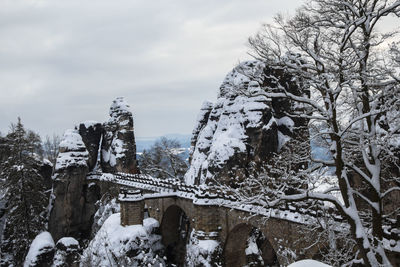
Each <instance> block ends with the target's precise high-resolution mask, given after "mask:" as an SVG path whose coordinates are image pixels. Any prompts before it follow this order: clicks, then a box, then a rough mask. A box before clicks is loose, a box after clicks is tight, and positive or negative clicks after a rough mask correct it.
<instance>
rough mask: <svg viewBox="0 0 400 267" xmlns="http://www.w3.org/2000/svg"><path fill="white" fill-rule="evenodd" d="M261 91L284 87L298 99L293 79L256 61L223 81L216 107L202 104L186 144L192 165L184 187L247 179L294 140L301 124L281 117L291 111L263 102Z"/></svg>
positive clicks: (275, 101) (268, 100) (272, 101)
mask: <svg viewBox="0 0 400 267" xmlns="http://www.w3.org/2000/svg"><path fill="white" fill-rule="evenodd" d="M266 73H267V74H268V75H270V77H269V78H268V79H266V78H265V75H266ZM271 77H272V78H271ZM260 85H268V86H269V87H268V90H270V91H274V90H280V87H279V86H283V88H286V89H287V90H289V91H296V93H297V94H298V93H299V92H298V91H299V90H298V84H297V81H296V79H293V78H291V77H290V76H288V75H287V74H286V73H285V72H284V71H283V70H280V69H273V68H269V67H268V66H265V64H264V63H262V62H260V61H248V62H244V63H241V64H240V65H238V66H237V67H236V68H234V69H233V70H232V71H231V72H230V73H229V74H228V75H227V76H226V78H225V79H224V81H223V83H222V85H221V87H220V92H219V95H218V99H217V101H216V103H215V104H214V105H212V104H211V103H210V102H205V103H204V104H203V106H202V108H201V110H200V113H199V115H198V119H197V122H196V124H195V128H194V130H193V135H192V141H191V154H190V163H191V165H190V168H189V170H188V171H187V173H186V174H185V182H186V183H187V184H204V183H210V182H211V181H212V179H214V178H215V179H217V180H218V182H224V183H235V181H230V178H229V177H243V176H246V175H247V174H246V173H247V172H248V170H247V167H248V166H249V164H251V163H254V162H256V163H260V162H262V161H265V160H267V159H268V158H269V157H270V156H271V154H272V153H274V152H279V151H280V149H281V148H282V147H283V146H284V144H285V143H286V142H287V141H288V140H290V138H291V137H293V135H294V129H295V126H299V125H300V124H302V123H303V122H302V121H301V120H297V122H296V123H295V122H294V121H293V120H292V119H291V118H290V117H288V116H287V115H285V112H287V111H289V110H292V109H293V108H294V107H293V106H292V105H291V104H290V102H284V101H281V100H280V99H278V98H269V97H267V96H265V95H264V94H263V92H264V89H261V87H260ZM303 124H304V123H303Z"/></svg>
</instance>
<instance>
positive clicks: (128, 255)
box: [81, 213, 165, 266]
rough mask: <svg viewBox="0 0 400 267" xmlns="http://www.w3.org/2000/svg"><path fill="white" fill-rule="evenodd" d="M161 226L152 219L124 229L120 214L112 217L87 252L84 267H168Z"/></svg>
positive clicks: (82, 263)
mask: <svg viewBox="0 0 400 267" xmlns="http://www.w3.org/2000/svg"><path fill="white" fill-rule="evenodd" d="M158 226H159V223H158V221H156V220H155V219H153V218H147V219H145V220H144V221H143V225H130V226H121V223H120V213H115V214H112V215H111V216H110V217H109V218H108V219H107V220H106V221H105V222H104V224H103V226H102V227H101V228H100V230H99V231H98V232H97V234H96V236H95V237H94V238H93V239H92V241H91V242H90V243H89V245H88V247H87V248H86V249H85V250H84V252H83V255H82V257H81V266H147V265H149V266H165V263H164V260H163V259H162V258H161V257H160V256H159V255H160V254H161V253H162V248H163V247H162V245H161V242H160V241H161V236H159V235H156V234H155V229H156V228H158Z"/></svg>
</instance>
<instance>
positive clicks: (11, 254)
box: [0, 119, 48, 266]
mask: <svg viewBox="0 0 400 267" xmlns="http://www.w3.org/2000/svg"><path fill="white" fill-rule="evenodd" d="M5 139H6V141H5V142H4V143H5V144H4V145H5V146H7V151H8V152H9V153H8V157H7V158H6V159H5V160H4V161H2V162H1V163H0V173H1V175H0V176H1V177H3V178H4V183H3V184H2V186H3V189H4V190H5V192H6V193H5V200H6V215H5V216H6V221H5V228H4V231H3V236H2V239H1V241H2V242H1V244H0V249H1V252H0V253H1V262H0V264H1V266H21V265H22V263H23V260H24V258H25V255H26V253H27V251H28V249H29V245H30V243H31V242H32V240H33V239H34V238H35V236H36V235H37V234H38V233H40V232H41V231H43V230H44V229H45V221H46V219H45V218H46V206H47V204H48V199H47V196H46V193H45V186H44V181H43V177H42V176H41V175H40V174H39V172H38V170H39V168H40V164H41V160H40V158H39V156H38V153H37V152H39V151H40V150H41V141H40V137H39V136H38V135H37V134H35V133H34V132H32V131H26V130H25V129H24V126H23V125H22V123H21V120H20V119H18V122H17V124H15V125H11V131H10V133H9V134H8V135H7V136H6V137H5Z"/></svg>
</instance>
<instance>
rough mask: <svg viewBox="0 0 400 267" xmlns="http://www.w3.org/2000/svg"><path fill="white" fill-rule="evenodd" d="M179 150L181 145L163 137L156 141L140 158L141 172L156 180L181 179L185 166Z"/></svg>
mask: <svg viewBox="0 0 400 267" xmlns="http://www.w3.org/2000/svg"><path fill="white" fill-rule="evenodd" d="M180 148H181V145H180V143H179V142H178V141H176V140H171V139H168V138H165V137H162V138H161V139H159V140H157V141H156V142H155V144H154V145H153V146H152V147H151V148H150V149H149V150H144V151H143V154H142V155H141V156H140V159H139V166H140V170H141V172H142V173H144V174H148V175H151V176H153V177H157V178H179V179H183V176H184V174H185V172H186V170H187V164H186V162H185V160H184V159H183V158H182V155H181V153H182V151H181V149H180Z"/></svg>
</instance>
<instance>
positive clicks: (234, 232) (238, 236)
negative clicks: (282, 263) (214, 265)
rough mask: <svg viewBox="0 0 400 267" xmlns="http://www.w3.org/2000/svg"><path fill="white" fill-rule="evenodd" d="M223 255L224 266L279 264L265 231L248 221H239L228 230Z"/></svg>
mask: <svg viewBox="0 0 400 267" xmlns="http://www.w3.org/2000/svg"><path fill="white" fill-rule="evenodd" d="M223 257H224V260H225V266H245V265H249V266H279V262H278V257H277V254H276V252H275V249H274V248H273V246H272V245H271V243H270V241H269V240H268V236H267V233H265V231H263V229H260V228H258V227H256V226H254V225H252V224H250V223H239V224H237V225H235V226H234V227H233V228H232V229H231V230H230V231H229V233H228V235H227V237H226V240H225V245H224V250H223Z"/></svg>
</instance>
